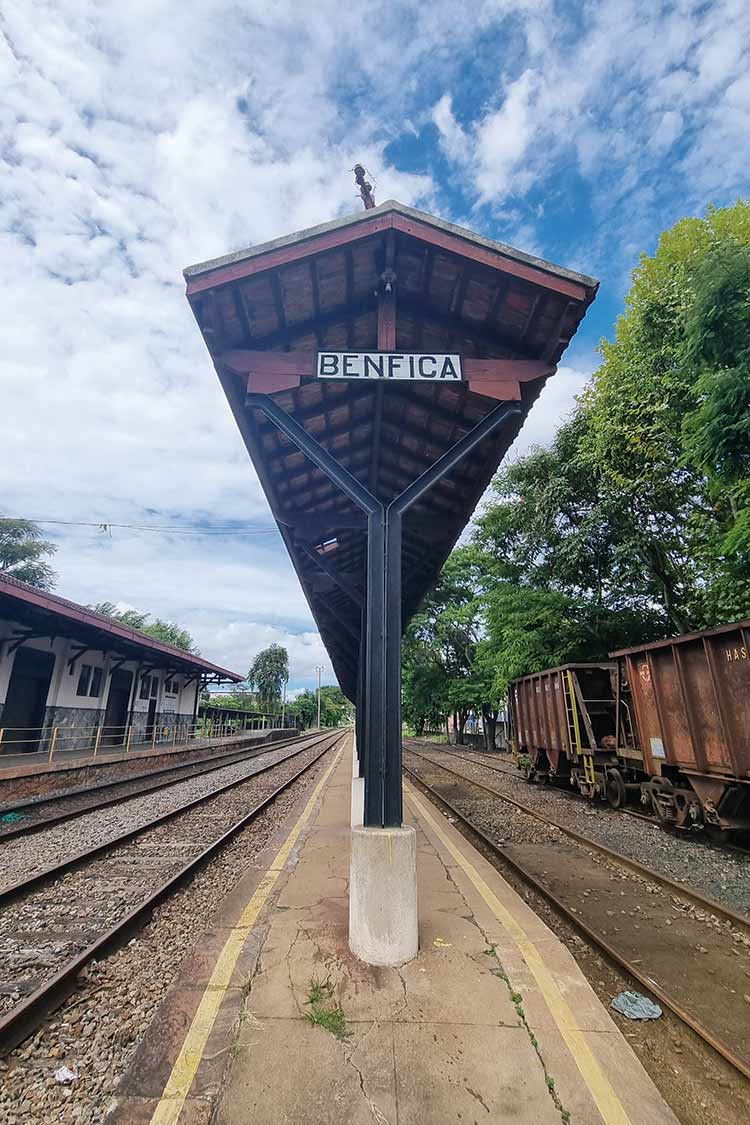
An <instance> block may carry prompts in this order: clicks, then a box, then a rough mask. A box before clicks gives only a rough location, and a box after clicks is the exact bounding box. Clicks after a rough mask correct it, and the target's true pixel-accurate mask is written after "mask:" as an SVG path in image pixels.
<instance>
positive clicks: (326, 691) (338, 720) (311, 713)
mask: <svg viewBox="0 0 750 1125" xmlns="http://www.w3.org/2000/svg"><path fill="white" fill-rule="evenodd" d="M286 710H287V715H289V716H295V717H298V718H299V719H301V720H302V726H303V727H313V726H315V724H316V723H317V721H318V693H317V690H316V691H311V690H309V689H308V690H306V691H303V692H301V693H300V694H299V695H298V696H297V698H296V699H292V700H290V701H289V703H287V706H286ZM353 714H354V712H353V708H352V705H351V703H350V702H349V700H348V699H347V698H346V696H345V695H344V693H343V692H342V690H341V688H340V687H338V686H337V685H332V684H326V685H324V686H322V687H321V689H320V725H321V726H322V727H339V726H343V725H345V724H346V723H349V722H351V721H352V718H353Z"/></svg>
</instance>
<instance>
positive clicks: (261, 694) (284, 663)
mask: <svg viewBox="0 0 750 1125" xmlns="http://www.w3.org/2000/svg"><path fill="white" fill-rule="evenodd" d="M288 679H289V654H288V653H287V651H286V649H285V648H284V647H283V645H277V644H272V645H269V646H268V648H264V649H262V650H261V652H259V653H258V655H257V656H256V657H255V660H253V662H252V664H251V666H250V671H249V672H248V674H247V680H248V683H249V684H250V685H251V687H253V688H254V689H255V691H256V693H257V697H258V701H259V703H260V704H261V709H262V710H264V711H271V710H277V709H278V706H279V705H280V703H281V697H282V693H283V691H284V684H285V683H286V682H287V681H288Z"/></svg>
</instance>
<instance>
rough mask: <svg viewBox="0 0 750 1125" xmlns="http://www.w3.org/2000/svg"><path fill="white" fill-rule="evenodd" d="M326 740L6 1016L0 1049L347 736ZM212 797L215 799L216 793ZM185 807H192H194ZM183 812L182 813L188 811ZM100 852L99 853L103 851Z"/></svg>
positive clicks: (19, 1038) (33, 1025)
mask: <svg viewBox="0 0 750 1125" xmlns="http://www.w3.org/2000/svg"><path fill="white" fill-rule="evenodd" d="M324 737H325V738H326V740H328V743H329V744H328V745H327V746H324V747H323V749H322V750H321V751H320V752H319V753H318V754H316V755H315V757H314V758H313V759H312V761H310V762H307V763H306V764H305V765H304V766H302V768H301V769H299V770H298V771H297V772H296V773H295V774H294V775H293V776H292V777H290V778H288V779H287V780H286V781H284V782H282V784H281V785H279V786H278V787H277V788H276V789H274V790H273V792H272V793H269V794H268V795H267V796H266V797H264V798H263V799H262V800H261V801H260V802H259V803H258V804H257V805H256V806H255V807H254V808H252V809H250V811H249V812H247V813H246V814H245V815H244V816H242V817H241V818H240V819H239V820H238V821H236V822H235V824H233V825H232V826H231V827H230V828H228V829H227V830H226V831H225V832H224V833H222V835H221V836H219V837H218V839H216V840H214V841H213V842H212V843H210V844H209V845H208V847H206V848H204V850H203V851H202V852H200V853H199V855H197V856H194V857H193V858H192V859H191V860H189V861H188V862H187V863H186V864H185V865H184V866H183V867H181V868H180V870H179V871H177V872H176V873H175V874H174V875H172V876H170V878H169V879H167V880H166V881H165V882H164V883H162V885H161V886H160V887H157V889H156V890H155V891H153V892H152V893H151V894H150V895H149V896H148V897H147V898H145V899H144V900H143V902H140V903H138V905H137V906H135V907H133V908H132V910H129V911H128V913H127V914H126V915H125V916H124V917H123V918H121V919H120V921H119V922H116V923H115V925H114V926H112V927H111V928H110V929H109V930H107V932H106V933H104V934H102V935H101V936H100V937H98V938H97V939H96V941H94V942H92V943H91V945H89V946H87V947H86V949H83V950H81V952H80V953H77V954H76V956H75V957H73V958H71V959H70V961H67V962H66V963H65V964H64V965H63V966H62V968H61V969H59V970H58V971H57V972H56V973H55V974H54V976H52V977H50V979H49V980H48V981H46V982H45V983H44V984H43V985H41V986H40V988H38V989H37V990H36V991H35V992H33V993H32V994H31V995H30V996H28V997H27V998H26V999H25V1000H23V1001H21V1002H20V1003H19V1004H17V1005H16V1007H15V1008H13V1009H12V1010H11V1011H10V1012H8V1013H7V1014H6V1015H5V1016H4V1017H2V1018H0V1050H2V1051H3V1052H7V1051H9V1050H12V1049H13V1048H14V1047H17V1046H18V1044H19V1043H22V1042H23V1041H24V1039H26V1038H28V1036H29V1035H31V1034H32V1033H33V1032H34V1031H36V1029H37V1028H38V1026H39V1024H40V1022H41V1021H42V1020H43V1019H44V1017H45V1016H47V1015H49V1014H50V1012H52V1011H54V1010H55V1009H56V1008H58V1007H59V1006H60V1005H61V1004H62V1003H63V1002H64V1001H65V999H66V998H67V997H68V996H69V995H70V993H71V992H72V991H74V988H75V980H76V977H77V976H78V974H79V973H80V972H81V969H83V968H84V966H85V965H86V964H87V962H88V961H90V960H92V958H94V957H101V956H102V955H103V954H105V953H109V952H111V951H112V949H114V948H116V947H117V946H118V945H119V944H120V943H121V942H122V941H123V940H124V939H125V938H126V937H127V936H128V935H129V934H130V933H132V931H133V930H135V929H138V928H139V927H140V926H141V925H142V924H143V922H144V920H145V918H146V917H147V916H148V915H149V914H150V913H151V911H152V910H153V908H154V907H155V906H156V905H158V903H159V902H160V901H161V900H162V899H163V898H165V897H166V896H167V895H169V894H171V893H172V892H173V891H174V890H176V889H177V888H178V886H179V885H180V884H181V883H183V882H184V881H185V880H186V879H187V878H188V877H189V876H191V875H192V874H194V873H195V872H196V871H197V870H198V869H199V868H200V867H201V866H202V865H203V864H204V863H206V862H207V860H209V859H210V858H211V857H212V856H213V855H214V853H215V852H217V851H219V849H220V848H222V847H223V846H224V844H226V843H228V842H229V840H231V839H232V837H233V836H236V835H237V833H238V832H240V831H241V830H242V829H243V828H245V827H246V826H247V825H248V824H249V823H250V822H251V821H253V820H254V819H255V818H256V817H257V816H258V815H259V814H260V813H262V812H263V811H264V810H265V809H267V808H268V807H269V805H271V804H272V803H273V801H275V800H276V798H277V797H278V796H279V795H280V794H281V793H283V792H284V791H285V790H286V789H289V787H290V786H291V785H293V784H294V782H295V781H298V780H299V778H300V777H302V776H303V774H305V773H306V772H307V771H308V770H309V769H312V767H313V766H314V765H315V764H316V763H317V762H318V761H320V759H321V758H322V757H323V756H324V755H325V754H327V753H328V752H329V751H330V750H332V749H334V747H335V746H336V743H337V742H338V741H339V740H342V739H343V738H345V737H346V735H345V734H341V733H339V734H337V735H335V736H331V735H326V736H324ZM308 749H309V747H308ZM291 756H292V755H290V757H291ZM287 760H288V759H286V758H285V759H283V760H282V762H276V763H275V764H276V765H281V764H283V761H287ZM263 772H265V771H263ZM253 776H254V777H257V776H258V774H253ZM245 780H247V779H245ZM222 791H223V790H217V792H222ZM211 795H212V796H213V795H214V794H211ZM185 807H186V808H189V807H190V806H185ZM180 811H181V812H182V811H184V809H182V810H180ZM96 850H97V851H99V850H101V849H96Z"/></svg>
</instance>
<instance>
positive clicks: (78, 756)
mask: <svg viewBox="0 0 750 1125" xmlns="http://www.w3.org/2000/svg"><path fill="white" fill-rule="evenodd" d="M299 733H300V732H299V731H296V730H293V729H291V728H282V727H275V728H269V729H266V730H258V731H243V732H241V733H238V734H234V735H226V736H223V737H221V738H217V737H214V738H195V739H192V740H191V741H190V742H187V743H180V744H178V745H176V746H171V745H169V744H168V743H162V744H157V745H156V746H155V747H152V746H151V743H147V744H145V745H144V744H140V745H137V746H133V747H131V748H130V750H127V751H126V750H124V749H123V747H122V746H116V747H112V746H103V747H101V748H100V749H99V751H98V753H97V754H96V755H94V754H92V752H91V751H90V750H62V751H60V753H58V754H55V755H54V757H53V759H52V760H51V761H50V759H49V755H48V754H0V814H1V813H2V810H3V807H4V806H5V805H6V804H7V803H13V802H14V801H16V800H20V799H22V798H24V797H26V796H33V795H39V796H41V797H43V796H45V795H46V794H47V792H48V790H49V791H57V790H58V789H59V790H66V791H67V789H68V788H71V787H73V786H75V785H76V784H78V783H80V784H81V785H84V784H86V785H88V784H96V783H97V782H98V781H99V780H103V779H104V777H105V774H107V773H108V772H111V770H112V769H113V768H114V769H117V770H120V771H121V772H123V771H124V772H123V777H125V776H127V771H129V770H130V768H131V767H132V768H133V769H137V768H139V763H140V768H141V769H143V770H144V771H147V770H150V769H158V768H159V767H169V766H173V765H175V764H178V763H180V762H192V761H193V760H194V759H195V760H196V761H197V760H198V759H199V758H202V757H205V756H206V754H207V753H209V752H213V751H216V752H219V751H223V752H229V751H232V750H241V749H244V748H245V747H250V746H255V745H257V746H258V747H261V746H266V745H268V746H270V745H272V744H273V743H274V742H277V741H280V740H281V739H285V738H293V737H294V736H295V735H298V734H299Z"/></svg>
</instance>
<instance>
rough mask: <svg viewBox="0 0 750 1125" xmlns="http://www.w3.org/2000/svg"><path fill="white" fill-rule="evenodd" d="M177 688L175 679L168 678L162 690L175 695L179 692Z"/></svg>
mask: <svg viewBox="0 0 750 1125" xmlns="http://www.w3.org/2000/svg"><path fill="white" fill-rule="evenodd" d="M179 690H180V689H179V687H178V685H177V680H171V679H170V680H167V681H166V682H165V684H164V691H165V692H166V693H167V695H177V694H178V693H179Z"/></svg>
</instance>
